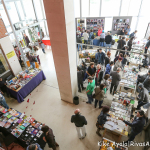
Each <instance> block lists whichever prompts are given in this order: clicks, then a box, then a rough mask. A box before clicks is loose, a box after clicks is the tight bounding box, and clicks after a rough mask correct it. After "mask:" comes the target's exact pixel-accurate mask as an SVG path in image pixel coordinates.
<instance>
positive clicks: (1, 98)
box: [0, 92, 9, 109]
mask: <svg viewBox="0 0 150 150" xmlns="http://www.w3.org/2000/svg"><path fill="white" fill-rule="evenodd" d="M0 103H1V104H2V105H3V106H4V107H5V108H6V109H9V106H8V105H7V103H6V100H5V97H4V96H3V95H2V92H0Z"/></svg>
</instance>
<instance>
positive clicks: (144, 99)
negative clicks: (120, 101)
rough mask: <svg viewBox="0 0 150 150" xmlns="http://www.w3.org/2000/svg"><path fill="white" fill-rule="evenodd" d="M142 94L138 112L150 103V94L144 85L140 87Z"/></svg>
mask: <svg viewBox="0 0 150 150" xmlns="http://www.w3.org/2000/svg"><path fill="white" fill-rule="evenodd" d="M138 87H139V89H140V92H139V97H138V105H137V108H136V109H137V110H139V109H141V106H143V105H145V104H146V103H148V102H149V93H148V90H147V89H146V88H145V87H144V86H143V84H142V83H141V84H139V85H138Z"/></svg>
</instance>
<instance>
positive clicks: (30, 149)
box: [26, 143, 42, 150]
mask: <svg viewBox="0 0 150 150" xmlns="http://www.w3.org/2000/svg"><path fill="white" fill-rule="evenodd" d="M26 150H42V149H41V147H40V145H39V144H38V143H35V144H31V145H29V146H28V147H27V149H26Z"/></svg>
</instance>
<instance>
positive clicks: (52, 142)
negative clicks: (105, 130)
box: [41, 125, 59, 150]
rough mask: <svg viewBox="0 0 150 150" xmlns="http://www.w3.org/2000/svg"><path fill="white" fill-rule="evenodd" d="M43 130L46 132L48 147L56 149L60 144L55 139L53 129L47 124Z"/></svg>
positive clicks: (45, 138) (44, 138) (45, 139)
mask: <svg viewBox="0 0 150 150" xmlns="http://www.w3.org/2000/svg"><path fill="white" fill-rule="evenodd" d="M41 131H43V133H44V137H43V140H44V141H45V142H46V143H47V144H48V147H49V148H52V149H53V150H56V147H57V146H59V145H58V144H57V142H56V141H55V136H54V134H53V130H52V129H51V128H49V127H48V126H46V125H45V126H43V127H42V129H41Z"/></svg>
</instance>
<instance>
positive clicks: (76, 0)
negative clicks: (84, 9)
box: [74, 0, 80, 18]
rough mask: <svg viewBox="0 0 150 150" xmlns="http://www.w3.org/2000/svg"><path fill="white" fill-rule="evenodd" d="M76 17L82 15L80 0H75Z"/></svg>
mask: <svg viewBox="0 0 150 150" xmlns="http://www.w3.org/2000/svg"><path fill="white" fill-rule="evenodd" d="M74 11H75V18H77V17H80V0H74Z"/></svg>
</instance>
